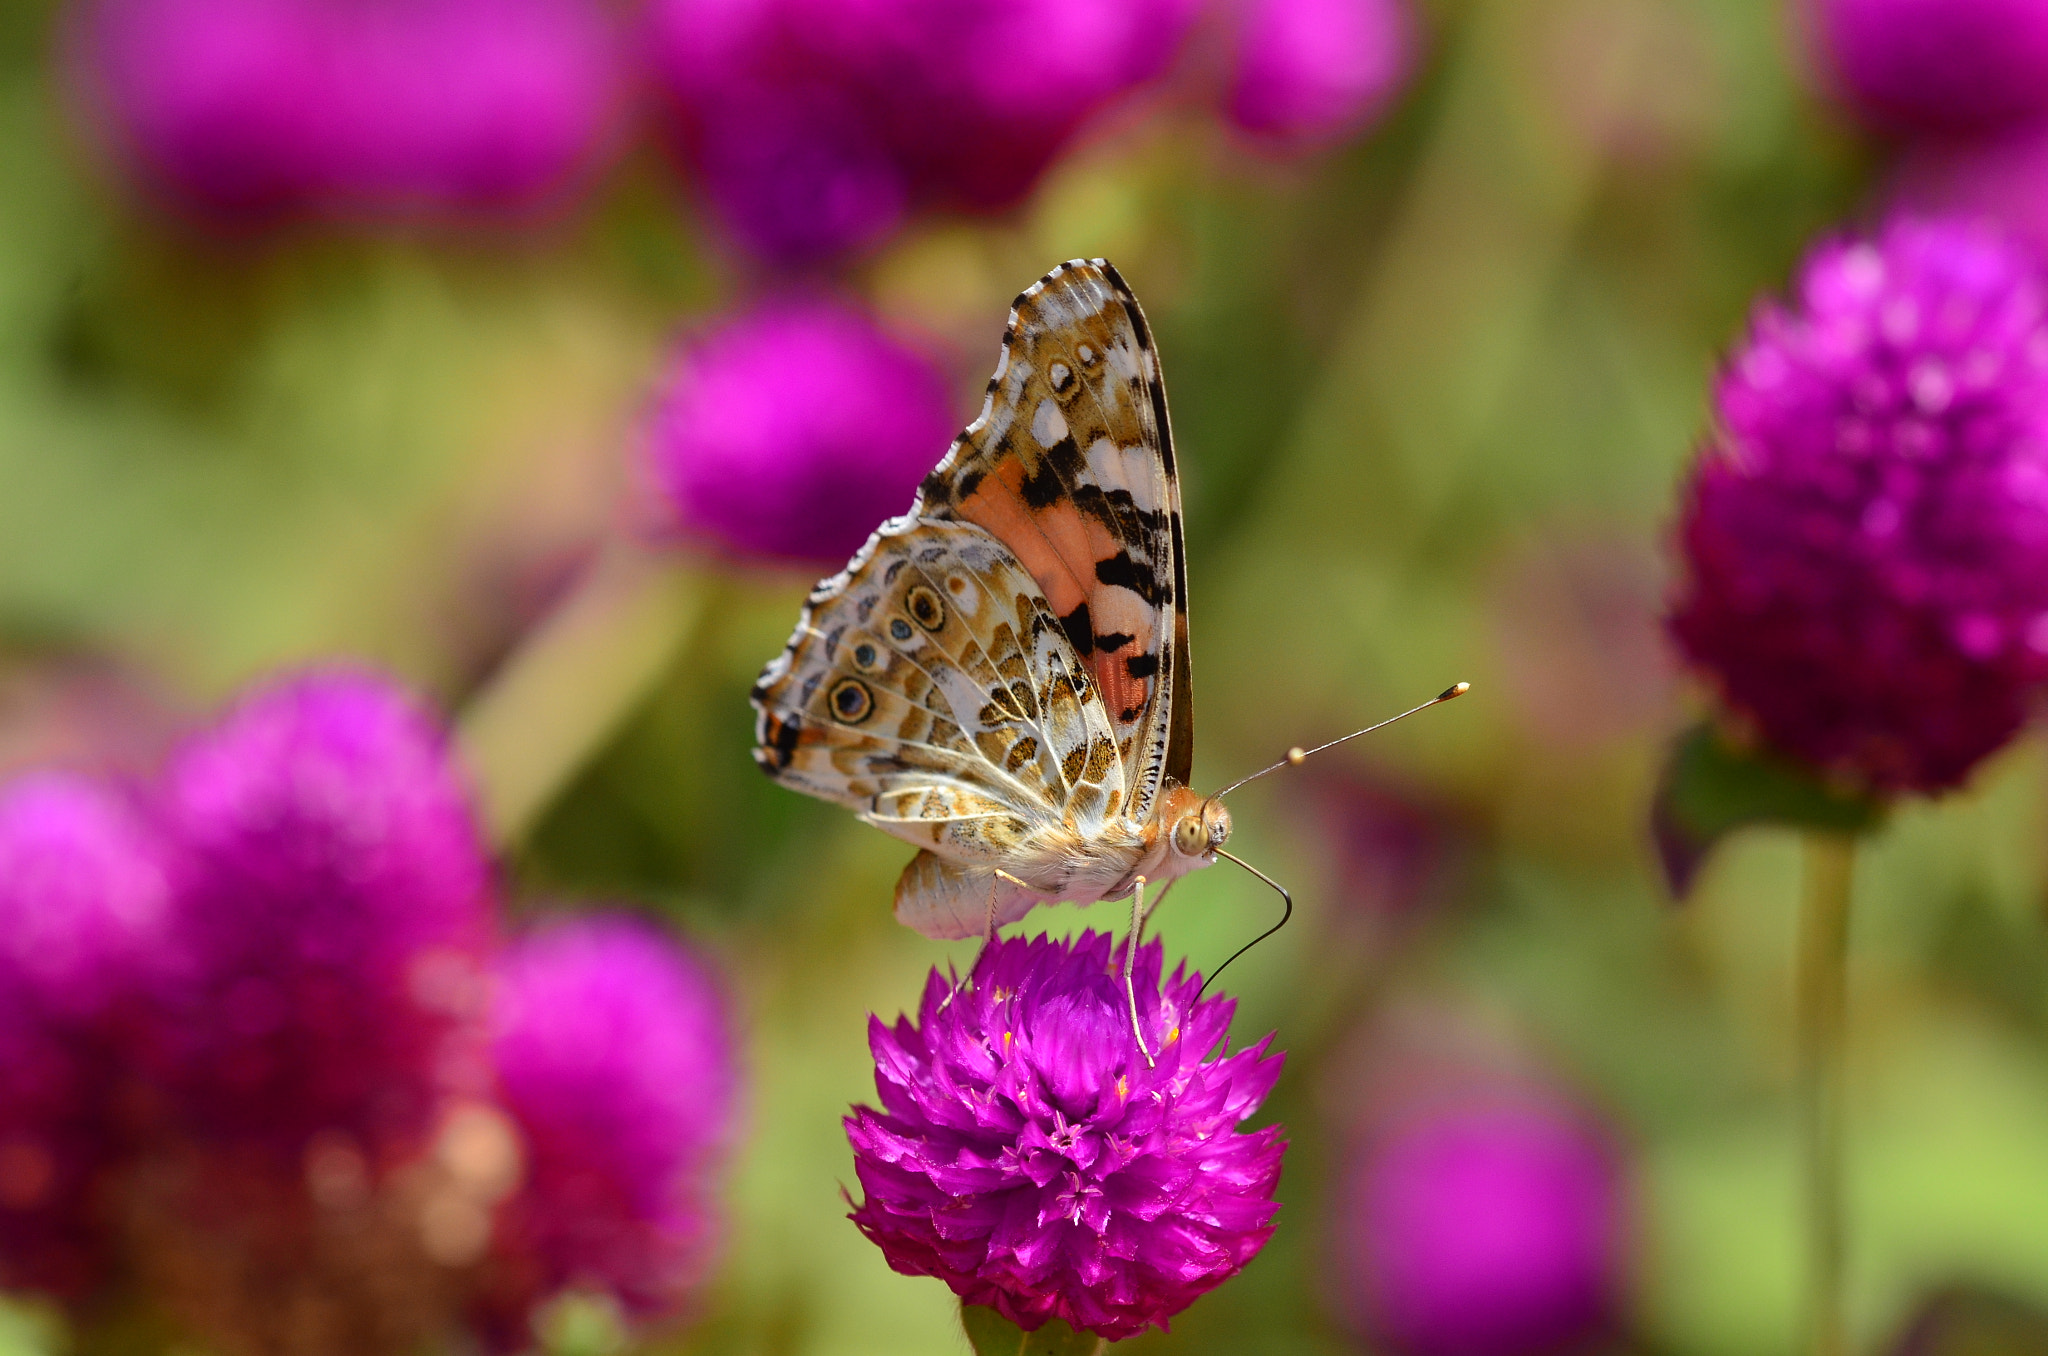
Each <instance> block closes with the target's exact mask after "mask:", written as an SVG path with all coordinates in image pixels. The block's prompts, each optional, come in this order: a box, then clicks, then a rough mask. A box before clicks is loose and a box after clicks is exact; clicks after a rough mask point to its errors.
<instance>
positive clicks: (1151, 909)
mask: <svg viewBox="0 0 2048 1356" xmlns="http://www.w3.org/2000/svg"><path fill="white" fill-rule="evenodd" d="M1178 884H1180V877H1179V876H1175V877H1174V878H1173V879H1172V880H1170V881H1168V882H1166V884H1164V885H1162V886H1160V887H1159V893H1158V894H1156V895H1154V896H1152V902H1151V903H1150V904H1147V905H1146V906H1145V911H1144V912H1143V913H1141V914H1139V915H1138V941H1139V942H1140V943H1143V942H1144V940H1145V925H1146V924H1147V923H1149V922H1151V921H1152V915H1153V914H1155V913H1157V912H1159V906H1160V905H1161V904H1164V903H1165V902H1166V896H1167V895H1168V894H1169V893H1171V892H1172V890H1173V887H1174V886H1176V885H1178Z"/></svg>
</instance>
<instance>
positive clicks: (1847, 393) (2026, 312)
mask: <svg viewBox="0 0 2048 1356" xmlns="http://www.w3.org/2000/svg"><path fill="white" fill-rule="evenodd" d="M1716 394H1717V407H1718V411H1719V415H1720V420H1719V422H1720V428H1719V430H1718V431H1717V433H1716V434H1715V435H1714V437H1713V439H1712V441H1711V443H1710V444H1709V446H1708V447H1707V449H1706V450H1705V452H1704V453H1703V454H1702V455H1701V458H1700V461H1699V463H1698V465H1697V467H1696V468H1695V470H1694V473H1693V479H1692V483H1691V486H1690V489H1689V492H1688V494H1687V497H1686V502H1685V506H1684V510H1683V516H1682V519H1681V522H1680V524H1679V530H1678V538H1679V545H1680V548H1681V551H1682V555H1683V561H1684V566H1685V571H1686V573H1685V579H1684V581H1683V583H1682V585H1681V586H1680V589H1679V592H1678V595H1677V598H1676V601H1675V606H1674V609H1673V613H1672V616H1671V620H1670V625H1671V630H1672V632H1673V634H1674V635H1675V636H1676V638H1677V640H1678V643H1679V645H1680V647H1681V648H1682V649H1683V650H1684V652H1685V653H1686V655H1687V656H1688V657H1689V658H1690V659H1691V660H1692V661H1693V662H1694V663H1695V664H1696V665H1697V666H1698V667H1699V668H1700V669H1701V670H1702V671H1703V672H1705V673H1706V674H1707V675H1708V676H1709V677H1710V678H1711V679H1712V680H1713V681H1714V683H1715V684H1716V685H1717V687H1718V688H1719V690H1720V692H1721V695H1722V697H1723V698H1724V700H1725V702H1726V703H1727V705H1728V706H1729V707H1730V708H1731V709H1732V711H1733V712H1734V713H1735V714H1736V715H1737V716H1738V718H1739V719H1741V720H1742V721H1743V722H1745V723H1747V724H1749V725H1750V726H1752V727H1753V728H1754V729H1755V731H1756V732H1757V733H1758V734H1760V735H1761V736H1762V738H1763V739H1764V741H1765V742H1766V743H1768V744H1769V745H1771V746H1773V747H1774V748H1775V749H1776V750H1777V751H1779V752H1780V753H1783V754H1789V755H1791V756H1792V757H1794V758H1797V759H1800V760H1802V761H1804V762H1805V763H1807V764H1808V765H1810V766H1812V767H1815V768H1817V769H1820V770H1821V771H1823V772H1825V773H1827V774H1829V775H1831V776H1835V777H1840V778H1844V779H1847V780H1850V781H1852V782H1855V783H1859V784H1861V785H1862V786H1864V787H1866V788H1868V789H1872V790H1875V791H1878V792H1883V793H1889V792H1899V791H1937V790H1940V789H1943V788H1945V787H1950V786H1954V785H1956V784H1957V783H1958V782H1960V781H1961V780H1962V779H1963V778H1964V777H1965V776H1966V775H1967V774H1968V773H1969V771H1970V769H1971V768H1972V767H1973V766H1974V765H1975V764H1976V763H1977V762H1978V760H1979V759H1981V758H1983V757H1984V756H1985V755H1987V754H1989V753H1991V752H1992V751H1993V750H1995V749H1997V748H1998V747H1999V746H2000V745H2001V744H2003V743H2004V742H2005V741H2006V740H2007V739H2008V738H2010V737H2011V735H2012V734H2013V732H2014V731H2015V730H2017V729H2018V728H2019V726H2020V724H2021V722H2022V721H2023V720H2024V718H2025V717H2026V715H2027V712H2028V707H2029V704H2030V702H2031V701H2032V700H2033V697H2034V694H2035V692H2036V689H2037V687H2038V685H2039V683H2040V682H2041V681H2042V679H2043V678H2044V677H2048V313H2044V292H2043V288H2042V284H2041V282H2040V280H2039V278H2038V277H2037V275H2036V273H2035V271H2034V267H2033V264H2032V262H2031V259H2030V258H2029V257H2028V256H2027V255H2025V254H2024V253H2023V252H2022V251H2021V250H2020V249H2019V248H2017V247H2016V246H2014V245H2012V244H2010V243H2008V242H2007V241H2006V240H2004V239H2003V238H2001V237H1999V236H1997V235H1995V234H1993V233H1992V232H1991V231H1989V230H1988V229H1987V228H1983V227H1979V226H1975V225H1969V224H1962V223H1958V222H1955V221H1944V220H1930V221H1914V220H1904V219H1902V220H1897V221H1894V222H1893V223H1892V224H1891V225H1889V226H1887V227H1885V228H1884V229H1883V231H1882V232H1880V233H1879V234H1878V235H1877V237H1876V238H1875V239H1871V240H1841V241H1835V242H1831V243H1829V244H1826V245H1823V246H1822V247H1820V248H1819V249H1817V250H1816V251H1814V253H1813V254H1812V256H1811V257H1809V258H1808V259H1807V261H1806V262H1805V264H1804V265H1803V266H1802V267H1801V270H1800V274H1799V279H1798V283H1797V287H1796V292H1795V298H1794V302H1793V304H1792V305H1790V306H1780V305H1775V304H1767V305H1765V306H1764V307H1762V308H1761V309H1760V310H1759V311H1758V313H1757V315H1756V318H1755V320H1754V322H1753V323H1752V326H1751V330H1750V334H1749V336H1748V338H1747V339H1746V340H1745V341H1744V342H1743V344H1742V345H1741V346H1740V347H1739V348H1738V349H1737V350H1736V352H1735V353H1734V354H1733V355H1732V356H1731V357H1730V359H1729V361H1728V364H1727V367H1726V370H1725V372H1724V373H1723V375H1722V378H1721V381H1720V385H1719V388H1718V391H1717V393H1716Z"/></svg>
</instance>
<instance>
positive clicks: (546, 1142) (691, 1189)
mask: <svg viewBox="0 0 2048 1356" xmlns="http://www.w3.org/2000/svg"><path fill="white" fill-rule="evenodd" d="M492 1057H493V1063H494V1065H495V1067H496V1070H497V1075H498V1081H499V1086H500V1089H501V1092H502V1095H503V1098H504V1104H505V1107H506V1110H507V1111H508V1112H509V1113H510V1116H511V1119H512V1121H513V1123H514V1125H515V1126H516V1127H517V1129H518V1131H519V1134H520V1136H521V1137H522V1138H523V1140H524V1148H525V1162H526V1175H525V1184H524V1186H523V1187H522V1188H521V1189H520V1191H519V1192H518V1193H517V1194H516V1195H515V1196H513V1197H512V1198H511V1199H510V1200H509V1201H507V1202H506V1203H505V1205H504V1206H503V1207H501V1210H500V1214H499V1218H498V1225H497V1231H496V1240H495V1243H494V1245H493V1246H494V1251H495V1254H496V1260H497V1265H498V1266H499V1267H500V1268H501V1270H502V1271H503V1273H504V1278H503V1280H502V1281H501V1286H500V1300H499V1303H500V1306H501V1307H504V1308H508V1309H509V1310H510V1311H511V1317H512V1321H511V1322H510V1324H509V1325H508V1326H509V1327H510V1328H513V1329H520V1328H523V1319H524V1315H525V1311H526V1310H527V1309H528V1308H529V1307H530V1306H531V1304H532V1303H533V1302H535V1301H536V1300H540V1299H545V1298H547V1297H548V1296H550V1295H552V1294H554V1293H555V1292H557V1291H559V1290H561V1289H562V1288H564V1287H566V1286H575V1287H579V1288H595V1289H599V1290H603V1291H606V1292H609V1293H610V1294H612V1295H613V1296H615V1297H616V1298H617V1299H618V1300H619V1301H620V1303H622V1304H623V1305H624V1306H625V1307H626V1308H627V1310H628V1311H629V1312H631V1313H634V1314H640V1315H651V1314H664V1313H673V1312H674V1311H675V1310H676V1309H677V1308H678V1307H679V1306H680V1305H681V1304H682V1303H683V1302H684V1301H685V1300H687V1299H688V1297H689V1296H690V1294H691V1292H692V1290H693V1289H694V1288H695V1286H696V1285H697V1284H698V1283H699V1282H700V1281H701V1280H702V1278H703V1275H704V1271H705V1268H706V1266H707V1264H708V1262H709V1260H710V1256H711V1252H712V1245H713V1243H714V1242H715V1239H716V1233H717V1228H716V1225H717V1187H716V1176H715V1172H716V1169H717V1167H718V1164H719V1157H720V1150H722V1149H723V1148H724V1147H725V1144H726V1141H727V1139H728V1138H729V1135H730V1132H731V1129H732V1122H733V1115H734V1110H735V1107H734V1103H735V1100H736V1095H737V1087H738V1079H739V1075H738V1069H737V1061H738V1056H737V1051H736V1050H735V1048H734V1044H733V1037H732V1033H731V1031H730V1028H729V1025H728V1020H727V1017H726V1011H725V1002H724V998H723V996H722V995H721V994H720V992H719V988H718V985H717V983H716V981H715V980H714V979H713V977H712V975H711V974H710V972H709V971H708V969H707V968H706V967H705V966H704V965H703V964H702V963H701V962H700V961H699V960H697V959H696V958H695V957H694V956H692V955H690V954H689V953H688V952H687V951H685V950H684V949H683V948H682V947H681V946H679V945H677V944H676V943H675V942H674V941H673V940H671V939H670V938H668V937H667V936H665V935H663V934H662V933H660V932H659V931H657V930H656V929H654V928H653V927H651V926H648V925H646V924H644V923H640V922H636V921H633V920H631V919H628V918H624V917H616V916H614V917H605V916H592V917H583V918H577V919H574V920H570V921H564V922H558V923H555V924H552V925H550V926H547V927H544V928H542V929H540V930H539V931H537V932H535V933H533V934H532V935H530V936H528V937H526V938H523V939H522V940H520V941H519V942H517V943H515V944H514V945H513V946H512V948H511V949H510V950H509V951H508V952H507V953H506V955H505V957H504V959H503V961H502V962H501V964H500V966H499V971H498V994H497V998H496V1003H495V1007H494V1011H493V1018H492ZM508 1300H509V1303H507V1301H508ZM501 1321H502V1320H501Z"/></svg>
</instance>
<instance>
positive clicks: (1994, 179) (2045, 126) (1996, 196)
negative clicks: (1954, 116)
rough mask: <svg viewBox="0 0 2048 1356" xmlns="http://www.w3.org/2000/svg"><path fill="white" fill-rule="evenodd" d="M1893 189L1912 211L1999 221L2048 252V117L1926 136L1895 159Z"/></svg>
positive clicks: (2044, 255)
mask: <svg viewBox="0 0 2048 1356" xmlns="http://www.w3.org/2000/svg"><path fill="white" fill-rule="evenodd" d="M1890 192H1891V198H1892V201H1893V202H1895V203H1897V204H1898V205H1899V207H1900V208H1901V209H1902V210H1904V211H1907V212H1917V213H1920V214H1923V215H1936V214H1940V215H1949V216H1956V217H1977V218H1981V219H1985V220H1989V221H1994V222H1996V223H1997V224H1998V225H1999V226H2001V227H2003V228H2004V229H2006V230H2008V231H2010V232H2012V233H2013V234H2014V235H2015V236H2017V237H2018V238H2020V239H2021V240H2023V241H2025V242H2026V243H2027V245H2028V246H2029V247H2031V248H2032V249H2033V251H2034V253H2035V254H2036V255H2037V256H2038V257H2041V258H2048V122H2034V123H2029V124H2027V125H2025V126H2023V127H2019V128H2016V129H2015V130H2013V131H2011V132H2007V133H2003V134H2000V135H1997V136H1987V137H1977V138H1972V139H1970V140H1966V141H1958V140H1951V139H1948V138H1936V137H1928V138H1924V139H1922V140H1920V141H1918V142H1916V143H1914V144H1913V145H1911V146H1909V147H1907V148H1906V149H1905V151H1904V153H1903V154H1901V155H1900V156H1899V158H1898V160H1897V161H1896V162H1895V163H1894V165H1893V169H1892V182H1891V185H1890Z"/></svg>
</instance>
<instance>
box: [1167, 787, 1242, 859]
mask: <svg viewBox="0 0 2048 1356" xmlns="http://www.w3.org/2000/svg"><path fill="white" fill-rule="evenodd" d="M1174 801H1175V804H1174V806H1173V810H1174V816H1173V821H1172V822H1173V850H1174V851H1175V852H1177V853H1179V854H1180V855H1181V856H1183V857H1196V858H1207V857H1209V856H1210V855H1211V854H1213V853H1214V852H1215V851H1216V849H1218V848H1220V847H1222V846H1223V845H1224V843H1226V842H1228V841H1229V840H1230V811H1229V810H1227V809H1225V808H1224V807H1223V802H1222V801H1220V800H1218V799H1216V798H1215V797H1214V796H1210V797H1208V798H1207V799H1198V798H1197V797H1196V796H1195V795H1194V793H1193V792H1184V793H1183V794H1181V795H1178V796H1175V797H1174Z"/></svg>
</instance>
